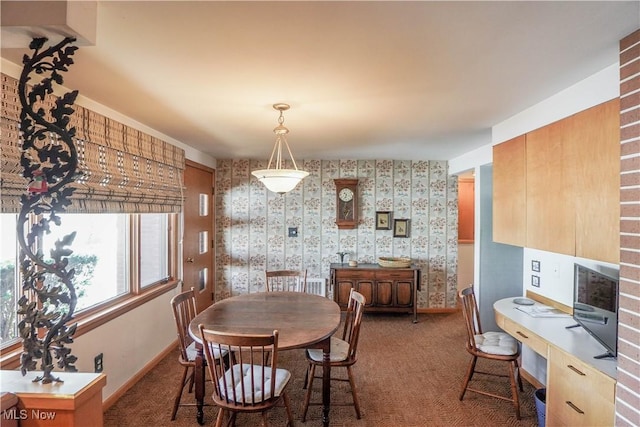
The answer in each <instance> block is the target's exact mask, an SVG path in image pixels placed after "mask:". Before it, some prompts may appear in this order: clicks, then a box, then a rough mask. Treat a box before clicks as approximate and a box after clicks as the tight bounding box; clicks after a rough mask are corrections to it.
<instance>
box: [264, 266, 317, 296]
mask: <svg viewBox="0 0 640 427" xmlns="http://www.w3.org/2000/svg"><path fill="white" fill-rule="evenodd" d="M265 276H266V279H267V280H266V284H267V292H273V291H289V292H307V270H267V271H266V272H265Z"/></svg>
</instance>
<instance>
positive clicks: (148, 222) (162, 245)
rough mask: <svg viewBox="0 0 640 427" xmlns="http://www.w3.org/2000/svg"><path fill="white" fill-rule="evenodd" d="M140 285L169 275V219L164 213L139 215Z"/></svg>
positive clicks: (146, 284)
mask: <svg viewBox="0 0 640 427" xmlns="http://www.w3.org/2000/svg"><path fill="white" fill-rule="evenodd" d="M139 218H140V287H142V288H146V287H147V286H150V285H153V284H155V283H158V282H161V281H166V280H167V278H168V277H169V256H168V254H167V248H168V247H169V221H168V216H167V215H166V214H144V215H140V216H139Z"/></svg>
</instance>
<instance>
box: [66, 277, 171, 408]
mask: <svg viewBox="0 0 640 427" xmlns="http://www.w3.org/2000/svg"><path fill="white" fill-rule="evenodd" d="M177 289H178V288H176V290H174V291H171V292H167V293H164V294H162V295H160V296H158V297H157V298H154V299H153V300H151V301H149V302H147V303H146V304H143V305H141V306H140V307H137V308H136V309H134V310H131V311H129V312H127V313H125V314H123V315H122V316H119V317H116V318H115V319H113V320H111V321H110V322H107V323H105V324H104V325H101V326H99V327H97V328H95V329H93V330H91V331H90V332H87V333H86V334H84V335H82V336H80V337H78V338H76V339H74V343H73V344H72V345H71V349H72V353H73V354H74V355H75V356H77V357H78V362H77V364H76V366H77V368H78V370H79V371H80V372H93V369H94V367H93V359H94V357H95V356H97V355H98V354H100V353H102V354H103V364H104V371H103V372H104V373H105V374H106V375H107V385H106V386H105V388H104V389H103V390H102V400H103V401H104V400H106V399H108V398H109V396H111V395H112V394H113V393H114V392H116V391H117V390H118V389H120V388H121V387H122V386H124V385H125V384H126V383H127V381H129V380H130V379H131V377H133V376H134V375H136V374H137V373H138V372H139V371H140V370H142V369H143V368H144V367H145V366H146V365H147V364H148V363H149V362H150V361H152V360H153V359H154V358H155V357H156V356H157V355H158V354H160V353H161V352H163V351H164V350H166V349H167V348H168V347H169V346H172V345H173V343H174V341H175V340H176V339H177V332H176V326H175V323H174V321H173V314H172V313H171V306H170V301H171V298H172V297H173V296H174V295H175V294H176V293H177V292H178V291H177ZM176 363H177V362H176ZM61 377H63V379H64V374H61Z"/></svg>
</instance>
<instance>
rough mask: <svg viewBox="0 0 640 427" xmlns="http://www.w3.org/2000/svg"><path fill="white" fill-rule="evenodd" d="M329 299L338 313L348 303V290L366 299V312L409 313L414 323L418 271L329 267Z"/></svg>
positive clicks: (365, 267)
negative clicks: (338, 307)
mask: <svg viewBox="0 0 640 427" xmlns="http://www.w3.org/2000/svg"><path fill="white" fill-rule="evenodd" d="M330 280H331V286H332V287H333V299H334V301H335V302H336V303H337V304H338V305H339V306H340V308H341V309H342V310H346V308H347V304H348V303H349V293H350V292H351V289H352V288H353V289H355V290H356V291H358V292H360V293H361V294H362V295H364V297H365V298H366V304H365V311H366V312H376V311H379V312H406V313H413V322H414V323H417V322H418V311H417V303H416V302H417V297H418V290H420V269H419V268H414V267H408V268H389V267H380V266H379V265H378V264H359V265H358V266H357V267H350V266H349V265H348V264H331V278H330Z"/></svg>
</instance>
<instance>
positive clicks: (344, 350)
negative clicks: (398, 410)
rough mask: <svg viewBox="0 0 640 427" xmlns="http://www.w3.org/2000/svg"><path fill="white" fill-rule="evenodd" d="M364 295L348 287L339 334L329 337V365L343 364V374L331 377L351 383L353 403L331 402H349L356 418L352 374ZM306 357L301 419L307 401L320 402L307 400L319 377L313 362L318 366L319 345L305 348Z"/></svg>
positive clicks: (357, 403)
mask: <svg viewBox="0 0 640 427" xmlns="http://www.w3.org/2000/svg"><path fill="white" fill-rule="evenodd" d="M364 304H365V297H364V295H362V294H360V293H358V292H356V291H354V290H353V288H352V289H351V292H350V294H349V304H348V306H347V311H346V317H345V321H344V328H343V330H342V335H341V337H340V338H338V337H331V360H330V364H331V368H332V371H333V368H339V367H343V368H347V378H341V377H331V381H348V382H349V385H350V387H351V396H352V397H353V403H334V402H331V405H332V406H333V405H335V406H345V405H349V406H350V405H353V406H354V408H355V410H356V418H358V419H360V418H361V414H360V402H359V401H358V394H357V392H356V384H355V381H354V376H353V369H352V368H353V365H354V364H355V363H356V361H357V360H358V358H357V350H358V339H359V338H360V325H361V324H362V314H363V313H364ZM306 355H307V361H308V362H309V367H308V369H307V377H306V378H305V384H304V386H305V387H306V388H307V393H306V395H305V398H304V407H303V411H302V422H305V421H306V419H307V410H308V409H309V406H310V405H321V404H322V403H320V402H311V391H312V387H313V379H314V378H321V377H320V376H317V377H316V376H315V372H316V366H322V364H323V362H322V355H323V352H322V350H320V349H307V351H306Z"/></svg>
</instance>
